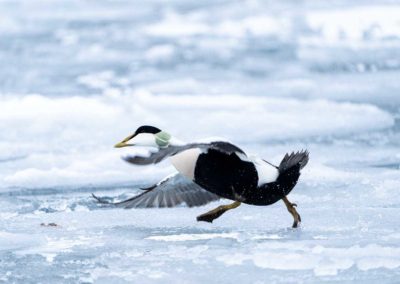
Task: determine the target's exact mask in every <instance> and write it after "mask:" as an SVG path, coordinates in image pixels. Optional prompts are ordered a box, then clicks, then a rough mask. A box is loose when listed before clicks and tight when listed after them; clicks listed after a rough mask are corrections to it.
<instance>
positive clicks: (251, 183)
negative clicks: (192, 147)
mask: <svg viewBox="0 0 400 284" xmlns="http://www.w3.org/2000/svg"><path fill="white" fill-rule="evenodd" d="M194 180H195V182H196V183H197V184H199V185H200V186H202V187H203V188H204V189H206V190H208V191H210V192H212V193H215V194H217V195H219V196H221V197H224V198H228V199H232V200H239V199H240V196H242V195H243V194H244V193H245V192H249V191H253V190H254V189H255V188H257V182H258V175H257V171H256V168H255V167H254V165H253V163H250V162H245V161H242V160H241V159H239V157H238V156H236V154H231V155H227V154H224V153H221V152H219V151H215V150H212V149H210V150H209V151H208V152H207V153H204V154H200V156H199V158H198V160H197V163H196V167H195V171H194Z"/></svg>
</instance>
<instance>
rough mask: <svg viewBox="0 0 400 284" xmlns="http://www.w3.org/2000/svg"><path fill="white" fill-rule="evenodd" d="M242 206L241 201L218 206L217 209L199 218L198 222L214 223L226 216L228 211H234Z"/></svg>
mask: <svg viewBox="0 0 400 284" xmlns="http://www.w3.org/2000/svg"><path fill="white" fill-rule="evenodd" d="M240 204H241V203H240V202H239V201H235V202H233V203H232V204H228V205H221V206H218V207H217V208H215V209H213V210H211V211H208V212H207V213H204V214H201V215H199V216H197V221H205V222H209V223H212V221H214V220H215V219H217V218H218V217H219V216H221V215H222V214H224V213H225V212H226V211H228V210H231V209H234V208H236V207H238V206H239V205H240Z"/></svg>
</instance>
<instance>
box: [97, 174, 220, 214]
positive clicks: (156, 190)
mask: <svg viewBox="0 0 400 284" xmlns="http://www.w3.org/2000/svg"><path fill="white" fill-rule="evenodd" d="M144 190H145V191H144V192H143V193H141V194H138V195H136V196H134V197H132V198H129V199H127V200H124V201H121V202H116V203H110V202H107V201H104V200H103V199H102V198H99V197H97V196H95V195H94V194H93V197H94V198H95V199H96V200H97V201H98V202H100V203H103V204H111V205H114V206H116V207H120V208H126V209H129V208H154V207H158V208H163V207H175V206H177V205H180V204H183V203H185V204H186V205H187V206H188V207H193V206H201V205H205V204H207V203H209V202H211V201H215V200H218V199H220V197H219V196H218V195H215V194H213V193H211V192H208V191H206V190H205V189H203V188H201V187H200V186H199V185H197V184H195V183H194V182H192V181H191V180H189V179H187V178H186V177H184V176H183V175H181V174H179V173H177V174H175V175H171V176H168V177H167V178H165V179H163V180H162V181H160V182H159V183H157V184H155V185H153V186H151V187H148V188H145V189H144Z"/></svg>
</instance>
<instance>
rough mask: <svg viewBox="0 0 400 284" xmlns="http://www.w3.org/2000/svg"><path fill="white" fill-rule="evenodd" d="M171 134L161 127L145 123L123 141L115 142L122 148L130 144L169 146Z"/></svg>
mask: <svg viewBox="0 0 400 284" xmlns="http://www.w3.org/2000/svg"><path fill="white" fill-rule="evenodd" d="M170 140H171V135H170V134H168V133H167V132H165V131H162V130H161V129H159V128H157V127H154V126H149V125H143V126H140V127H139V128H138V129H136V131H135V132H134V133H133V134H131V135H129V136H128V137H126V138H125V139H124V140H122V141H121V142H119V143H117V144H115V146H114V147H115V148H122V147H128V146H148V147H159V148H163V147H167V146H168V145H169V144H170V142H171V141H170Z"/></svg>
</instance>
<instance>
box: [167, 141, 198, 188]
mask: <svg viewBox="0 0 400 284" xmlns="http://www.w3.org/2000/svg"><path fill="white" fill-rule="evenodd" d="M200 154H201V151H200V149H197V148H196V149H189V150H186V151H183V152H181V153H179V154H177V155H174V156H172V157H171V158H170V159H171V163H172V165H173V166H174V167H175V168H176V169H177V170H178V172H180V173H181V174H182V175H184V176H185V177H187V178H190V179H192V180H193V179H194V169H195V167H196V162H197V158H198V157H199V155H200Z"/></svg>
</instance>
